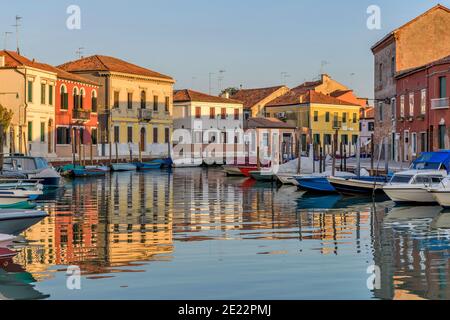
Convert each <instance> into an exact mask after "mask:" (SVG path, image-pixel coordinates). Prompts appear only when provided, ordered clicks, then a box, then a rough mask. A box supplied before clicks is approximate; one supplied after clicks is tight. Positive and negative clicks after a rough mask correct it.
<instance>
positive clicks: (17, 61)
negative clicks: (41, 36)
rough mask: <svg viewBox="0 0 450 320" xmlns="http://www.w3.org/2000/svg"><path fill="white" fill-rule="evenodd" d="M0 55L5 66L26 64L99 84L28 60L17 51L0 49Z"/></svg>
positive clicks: (68, 78) (87, 82) (58, 74)
mask: <svg viewBox="0 0 450 320" xmlns="http://www.w3.org/2000/svg"><path fill="white" fill-rule="evenodd" d="M0 56H4V57H5V66H6V67H8V68H17V67H21V66H26V67H30V68H36V69H41V70H45V71H47V72H52V73H55V74H56V76H57V77H58V78H60V79H65V80H71V81H76V82H81V83H86V84H91V85H95V86H99V84H98V83H96V82H93V81H91V80H89V79H86V78H84V77H81V76H79V75H76V74H72V73H69V72H66V71H64V70H62V69H59V68H56V67H54V66H51V65H49V64H46V63H41V62H37V61H35V60H30V59H28V58H26V57H24V56H21V55H19V54H18V53H17V52H14V51H6V50H2V51H0Z"/></svg>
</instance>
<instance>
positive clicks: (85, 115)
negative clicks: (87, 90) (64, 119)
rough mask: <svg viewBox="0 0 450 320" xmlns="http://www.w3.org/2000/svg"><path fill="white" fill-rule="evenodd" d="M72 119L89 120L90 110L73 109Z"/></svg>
mask: <svg viewBox="0 0 450 320" xmlns="http://www.w3.org/2000/svg"><path fill="white" fill-rule="evenodd" d="M72 119H73V120H74V121H89V120H90V119H91V111H90V110H82V109H74V110H73V113H72Z"/></svg>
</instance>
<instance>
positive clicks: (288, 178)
mask: <svg viewBox="0 0 450 320" xmlns="http://www.w3.org/2000/svg"><path fill="white" fill-rule="evenodd" d="M277 178H278V180H279V181H280V182H281V184H286V185H294V186H298V182H297V180H296V179H295V177H294V175H292V174H277Z"/></svg>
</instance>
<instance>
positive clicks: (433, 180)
mask: <svg viewBox="0 0 450 320" xmlns="http://www.w3.org/2000/svg"><path fill="white" fill-rule="evenodd" d="M446 176H447V172H446V171H443V170H409V171H403V172H398V173H396V174H394V176H393V177H392V179H391V181H390V182H389V183H387V184H386V185H385V186H384V187H383V190H384V192H385V193H386V195H387V196H388V197H389V198H390V199H391V200H392V201H394V202H395V203H399V204H404V203H435V202H436V199H435V198H434V197H433V194H432V193H430V192H429V191H428V189H430V188H436V187H439V185H440V184H441V182H442V180H443V179H444V178H445V177H446Z"/></svg>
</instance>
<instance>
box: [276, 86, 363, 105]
mask: <svg viewBox="0 0 450 320" xmlns="http://www.w3.org/2000/svg"><path fill="white" fill-rule="evenodd" d="M306 103H318V104H332V105H342V106H359V105H357V104H353V103H349V102H345V101H342V100H339V99H337V98H335V97H332V96H329V95H326V94H323V93H320V92H316V91H314V90H307V91H305V90H304V88H303V87H297V88H294V89H292V90H290V91H289V92H288V93H286V94H285V95H283V96H281V97H279V98H277V99H275V100H273V101H271V102H269V103H268V104H267V107H277V106H289V105H296V104H306Z"/></svg>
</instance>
